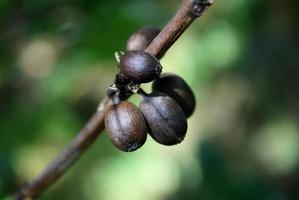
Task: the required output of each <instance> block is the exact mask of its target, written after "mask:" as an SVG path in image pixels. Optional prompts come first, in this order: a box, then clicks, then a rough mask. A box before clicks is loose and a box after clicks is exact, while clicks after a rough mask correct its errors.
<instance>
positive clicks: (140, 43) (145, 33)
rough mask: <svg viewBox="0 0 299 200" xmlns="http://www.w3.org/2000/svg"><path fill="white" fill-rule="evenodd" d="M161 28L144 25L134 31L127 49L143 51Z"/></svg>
mask: <svg viewBox="0 0 299 200" xmlns="http://www.w3.org/2000/svg"><path fill="white" fill-rule="evenodd" d="M160 31H161V30H160V29H159V28H158V27H155V26H144V27H142V28H141V29H139V30H137V31H136V32H135V33H133V34H132V35H131V36H130V38H129V39H128V42H127V51H136V50H137V51H143V50H145V49H146V47H147V46H148V45H149V44H150V43H151V42H152V41H153V39H154V38H155V37H156V36H157V35H158V34H159V33H160Z"/></svg>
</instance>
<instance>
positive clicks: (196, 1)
mask: <svg viewBox="0 0 299 200" xmlns="http://www.w3.org/2000/svg"><path fill="white" fill-rule="evenodd" d="M212 3H213V0H183V1H182V4H181V6H180V8H179V9H178V11H177V13H176V14H175V16H174V17H173V18H172V19H171V20H170V21H169V23H168V24H167V25H166V26H165V28H164V29H163V30H162V31H161V32H160V34H159V35H158V36H157V37H156V38H155V39H154V41H153V42H152V43H151V44H150V45H149V46H148V48H147V49H146V50H145V51H146V52H148V53H150V54H152V55H154V56H157V57H158V58H160V57H162V56H163V55H164V54H165V53H166V51H167V50H168V49H169V48H170V47H171V46H172V45H173V44H174V43H175V41H176V40H177V39H178V38H179V37H180V36H181V34H182V33H183V32H184V31H185V30H186V28H188V26H189V25H190V24H191V23H192V22H193V21H194V19H196V18H197V17H199V16H201V14H202V13H203V12H204V11H205V10H206V9H207V8H208V7H209V6H210V5H211V4H212ZM111 104H112V102H111V101H110V99H109V98H108V97H105V98H104V99H103V100H102V101H101V103H100V105H99V107H98V109H97V111H96V112H95V114H94V115H93V116H92V117H91V119H90V120H89V121H88V122H87V123H86V125H85V127H84V128H83V129H82V130H81V131H80V132H79V133H78V135H77V136H76V138H74V140H73V141H72V142H71V143H70V144H69V145H68V146H67V147H66V148H65V149H64V150H63V151H62V153H61V154H60V155H59V156H58V157H57V158H56V159H54V160H53V161H52V162H51V163H50V164H49V165H48V166H47V167H46V169H45V170H44V171H43V172H42V173H41V174H39V175H38V176H37V177H36V178H34V179H33V180H31V181H30V182H28V183H27V184H25V185H24V186H23V187H22V188H21V189H20V190H19V192H18V194H17V195H16V197H15V199H17V200H21V199H33V198H37V197H38V196H39V195H40V194H41V193H42V192H43V191H44V190H46V189H47V188H49V187H50V186H51V185H53V184H54V183H55V182H56V181H57V180H58V179H59V178H60V177H61V176H62V175H63V174H64V173H65V172H66V171H67V170H68V169H69V168H70V167H71V166H72V165H73V164H74V163H75V162H76V161H77V160H78V159H79V158H80V157H81V155H82V154H83V153H84V152H85V150H87V149H88V148H89V147H90V145H91V144H92V143H93V141H95V139H96V138H97V137H98V136H99V134H100V133H101V132H102V131H103V130H104V115H105V111H106V109H107V108H108V107H109V106H110V105H111Z"/></svg>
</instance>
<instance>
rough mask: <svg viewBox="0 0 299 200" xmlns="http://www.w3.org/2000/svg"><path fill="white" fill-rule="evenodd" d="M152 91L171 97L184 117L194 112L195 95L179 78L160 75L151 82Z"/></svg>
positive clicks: (172, 75)
mask: <svg viewBox="0 0 299 200" xmlns="http://www.w3.org/2000/svg"><path fill="white" fill-rule="evenodd" d="M152 89H153V91H158V92H162V93H165V94H167V95H168V96H170V97H172V98H173V99H174V100H175V101H176V102H177V103H178V104H179V106H180V107H181V108H182V110H183V111H184V113H185V115H186V117H190V116H191V115H192V113H193V112H194V110H195V106H196V100H195V95H194V93H193V91H192V89H191V88H190V87H189V85H188V84H187V83H186V82H185V81H184V79H182V78H181V77H179V76H177V75H174V74H162V75H161V76H160V77H159V78H158V79H156V80H155V81H154V82H153V85H152Z"/></svg>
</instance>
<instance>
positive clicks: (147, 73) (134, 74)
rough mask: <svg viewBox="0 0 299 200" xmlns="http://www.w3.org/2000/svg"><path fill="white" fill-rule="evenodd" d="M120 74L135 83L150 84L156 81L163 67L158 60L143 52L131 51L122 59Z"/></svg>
mask: <svg viewBox="0 0 299 200" xmlns="http://www.w3.org/2000/svg"><path fill="white" fill-rule="evenodd" d="M119 68H120V73H122V74H123V75H125V76H126V77H128V78H130V79H131V80H132V81H133V82H134V83H148V82H151V81H153V80H154V79H156V78H157V77H158V76H159V75H160V73H161V71H162V66H161V64H160V62H159V60H158V59H157V58H155V57H154V56H152V55H151V54H149V53H146V52H143V51H129V52H126V53H125V54H123V55H122V56H121V57H120V62H119Z"/></svg>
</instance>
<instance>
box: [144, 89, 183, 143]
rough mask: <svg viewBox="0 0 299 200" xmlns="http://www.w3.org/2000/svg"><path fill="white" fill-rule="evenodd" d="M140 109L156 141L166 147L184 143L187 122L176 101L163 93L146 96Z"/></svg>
mask: <svg viewBox="0 0 299 200" xmlns="http://www.w3.org/2000/svg"><path fill="white" fill-rule="evenodd" d="M139 107H140V110H141V112H142V114H143V116H144V118H145V120H146V122H147V124H148V127H149V133H150V135H151V136H152V138H153V139H154V140H155V141H157V142H158V143H160V144H164V145H175V144H178V143H180V142H181V141H183V139H184V137H185V135H186V132H187V120H186V116H185V114H184V112H183V111H182V109H181V108H180V106H179V105H178V104H177V103H176V102H175V100H173V99H172V98H171V97H169V96H167V95H165V94H163V93H159V92H154V93H152V94H150V95H144V98H143V100H142V101H141V103H140V106H139Z"/></svg>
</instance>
